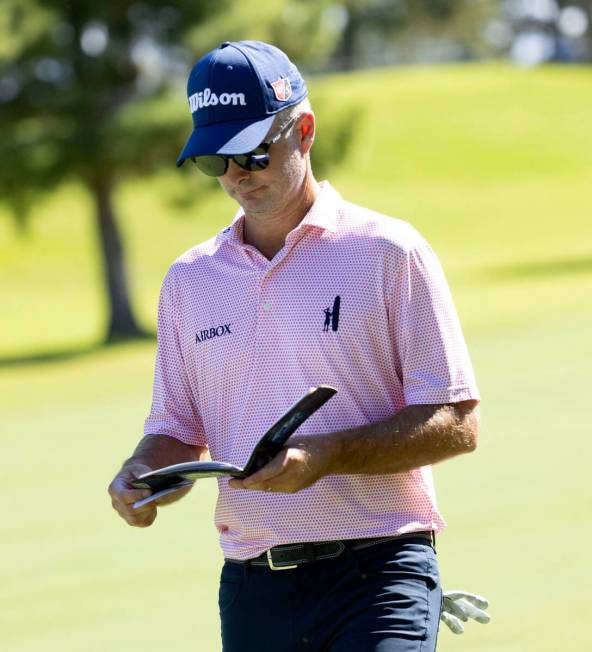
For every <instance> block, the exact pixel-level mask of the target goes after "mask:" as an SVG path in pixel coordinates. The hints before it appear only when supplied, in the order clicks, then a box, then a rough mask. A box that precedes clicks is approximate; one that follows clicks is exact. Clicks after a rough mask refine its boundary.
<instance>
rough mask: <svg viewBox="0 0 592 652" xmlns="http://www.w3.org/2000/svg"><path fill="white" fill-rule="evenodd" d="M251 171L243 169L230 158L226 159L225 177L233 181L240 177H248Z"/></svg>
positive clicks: (239, 179)
mask: <svg viewBox="0 0 592 652" xmlns="http://www.w3.org/2000/svg"><path fill="white" fill-rule="evenodd" d="M250 174H251V173H250V172H249V171H248V170H243V169H242V168H241V167H240V165H237V164H236V163H235V162H234V161H233V160H232V159H230V160H229V161H228V170H226V175H225V176H226V177H227V178H228V179H230V180H231V181H234V182H235V183H238V182H239V181H241V180H242V179H246V178H248V176H249V175H250Z"/></svg>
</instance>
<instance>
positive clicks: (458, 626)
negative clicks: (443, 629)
mask: <svg viewBox="0 0 592 652" xmlns="http://www.w3.org/2000/svg"><path fill="white" fill-rule="evenodd" d="M440 620H441V621H442V622H443V623H444V624H445V625H446V626H447V627H448V629H449V630H450V631H451V632H452V633H453V634H462V633H463V632H464V631H465V628H464V627H463V624H462V623H461V622H460V620H459V619H458V618H456V617H455V616H452V615H451V614H449V613H447V612H446V611H443V612H442V613H441V614H440Z"/></svg>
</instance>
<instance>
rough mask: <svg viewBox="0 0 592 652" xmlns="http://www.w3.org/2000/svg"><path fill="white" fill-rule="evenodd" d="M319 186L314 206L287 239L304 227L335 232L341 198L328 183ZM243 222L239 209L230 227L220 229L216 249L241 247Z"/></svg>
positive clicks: (322, 182) (242, 243)
mask: <svg viewBox="0 0 592 652" xmlns="http://www.w3.org/2000/svg"><path fill="white" fill-rule="evenodd" d="M319 186H320V192H319V194H318V195H317V198H316V199H315V201H314V204H313V205H312V206H311V207H310V209H309V211H308V213H307V214H306V215H305V216H304V218H303V219H302V221H301V222H300V224H298V226H296V228H294V229H293V230H292V231H290V233H289V234H288V236H287V237H290V234H294V233H296V232H297V231H299V230H300V229H302V228H303V227H305V226H316V227H319V228H321V229H323V230H325V231H329V232H331V233H335V232H336V231H337V219H338V215H339V205H340V203H341V201H342V199H341V196H340V195H339V193H338V192H337V191H336V190H335V189H334V188H333V186H332V185H331V184H330V183H329V182H328V181H321V182H320V183H319ZM244 222H245V214H244V212H243V209H242V208H239V209H238V210H237V212H236V214H235V216H234V218H233V220H232V222H231V223H230V225H229V226H227V227H226V228H224V229H222V231H220V232H219V233H218V235H217V236H216V238H215V246H216V249H218V248H219V247H220V246H221V245H222V244H224V243H226V244H229V245H231V246H232V245H234V246H239V247H240V246H243V245H244V241H243V228H244Z"/></svg>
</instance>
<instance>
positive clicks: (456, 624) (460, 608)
mask: <svg viewBox="0 0 592 652" xmlns="http://www.w3.org/2000/svg"><path fill="white" fill-rule="evenodd" d="M488 606H489V602H488V601H487V599H486V598H484V597H482V596H480V595H475V594H474V593H467V592H466V591H445V592H444V601H443V604H442V613H441V614H440V620H441V621H442V622H443V623H445V624H446V625H447V626H448V628H449V629H450V630H451V631H452V632H453V633H454V634H462V633H463V632H464V631H465V628H464V626H463V623H466V622H467V621H468V620H469V618H472V619H473V620H476V621H477V622H478V623H482V624H483V625H485V624H486V623H488V622H489V621H490V620H491V619H490V617H489V614H488V613H487V612H486V611H484V610H485V609H487V607H488Z"/></svg>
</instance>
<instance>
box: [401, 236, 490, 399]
mask: <svg viewBox="0 0 592 652" xmlns="http://www.w3.org/2000/svg"><path fill="white" fill-rule="evenodd" d="M393 280H394V286H392V289H391V291H390V297H389V327H390V329H391V336H392V338H393V345H394V347H395V359H396V360H397V366H398V372H399V373H400V377H401V382H402V385H403V392H404V397H405V402H406V404H407V405H411V404H414V405H417V404H422V403H424V404H435V403H456V402H459V401H465V400H469V399H476V400H478V399H479V392H478V389H477V385H476V382H475V377H474V374H473V369H472V365H471V361H470V358H469V353H468V350H467V346H466V343H465V339H464V336H463V333H462V329H461V326H460V322H459V319H458V315H457V313H456V309H455V307H454V303H453V301H452V296H451V294H450V290H449V288H448V284H447V282H446V279H445V277H444V272H443V270H442V267H441V265H440V262H439V261H438V259H437V257H436V255H435V253H434V252H433V251H432V249H431V247H430V246H429V245H428V243H427V242H425V240H423V238H421V236H419V234H417V239H416V241H415V242H414V245H413V246H412V247H410V248H409V249H408V250H406V251H405V252H404V253H402V254H401V255H400V256H398V261H397V265H396V272H395V276H394V279H393Z"/></svg>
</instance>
